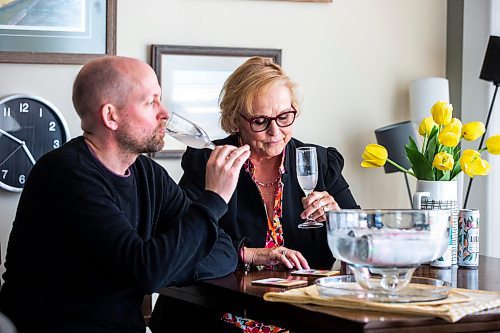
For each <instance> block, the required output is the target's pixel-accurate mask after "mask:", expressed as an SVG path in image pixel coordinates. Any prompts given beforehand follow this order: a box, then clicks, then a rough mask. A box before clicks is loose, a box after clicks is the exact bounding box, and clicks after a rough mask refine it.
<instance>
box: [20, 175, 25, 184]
mask: <svg viewBox="0 0 500 333" xmlns="http://www.w3.org/2000/svg"><path fill="white" fill-rule="evenodd" d="M25 181H26V176H25V175H20V176H19V184H24V182H25Z"/></svg>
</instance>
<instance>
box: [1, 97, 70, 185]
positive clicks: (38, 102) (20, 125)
mask: <svg viewBox="0 0 500 333" xmlns="http://www.w3.org/2000/svg"><path fill="white" fill-rule="evenodd" d="M69 138H70V135H69V130H68V125H67V123H66V120H65V119H64V117H63V116H62V114H61V113H60V112H59V110H58V109H57V108H56V107H55V106H54V105H53V104H52V103H50V102H49V101H47V100H45V99H43V98H40V97H37V96H33V95H21V94H20V95H10V96H7V97H4V98H0V188H3V189H5V190H8V191H14V192H20V191H22V189H23V187H24V183H25V182H26V178H27V177H28V174H29V172H30V171H31V168H32V167H33V165H34V164H35V163H36V161H37V160H38V159H39V158H40V157H41V156H42V155H43V154H45V153H47V152H49V151H51V150H53V149H55V148H58V147H60V146H61V145H63V144H64V143H65V142H67V141H68V140H69Z"/></svg>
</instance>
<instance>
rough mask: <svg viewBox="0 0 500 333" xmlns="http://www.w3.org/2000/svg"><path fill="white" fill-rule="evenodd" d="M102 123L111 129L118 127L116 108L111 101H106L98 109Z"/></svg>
mask: <svg viewBox="0 0 500 333" xmlns="http://www.w3.org/2000/svg"><path fill="white" fill-rule="evenodd" d="M99 111H100V114H101V118H102V121H103V123H104V125H105V126H106V127H107V128H109V129H110V130H112V131H116V129H117V128H118V122H117V120H118V112H117V111H118V110H117V109H116V108H115V106H114V105H113V104H111V103H106V104H104V105H103V106H101V109H100V110H99Z"/></svg>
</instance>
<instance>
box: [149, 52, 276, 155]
mask: <svg viewBox="0 0 500 333" xmlns="http://www.w3.org/2000/svg"><path fill="white" fill-rule="evenodd" d="M252 56H263V57H269V58H272V59H273V60H274V62H276V63H277V64H280V65H281V50H280V49H262V48H237V47H204V46H177V45H152V47H151V64H152V67H153V69H154V70H155V72H156V75H157V76H158V80H159V82H160V85H161V87H162V91H163V103H165V106H166V107H167V109H168V110H169V111H170V112H175V113H178V114H179V115H181V116H183V117H185V118H187V119H189V120H191V121H193V122H194V123H196V124H198V125H200V126H201V127H202V128H203V129H204V130H205V131H206V132H207V134H208V136H209V137H210V139H212V140H214V139H218V138H222V137H225V136H226V135H227V134H226V133H225V132H223V131H222V129H220V127H219V116H220V111H219V106H218V98H219V93H220V90H221V88H222V85H223V83H224V81H225V80H226V79H227V77H228V76H229V75H230V74H231V73H232V72H233V71H234V70H235V69H236V68H237V67H238V66H239V65H241V64H242V63H243V62H244V61H245V60H247V59H248V58H250V57H252ZM185 150H186V146H185V145H183V144H182V143H180V142H178V141H176V140H175V139H173V138H171V137H170V136H168V135H167V136H166V137H165V146H164V148H163V150H161V151H160V152H158V153H155V154H152V157H155V158H179V157H180V156H182V154H183V153H184V151H185Z"/></svg>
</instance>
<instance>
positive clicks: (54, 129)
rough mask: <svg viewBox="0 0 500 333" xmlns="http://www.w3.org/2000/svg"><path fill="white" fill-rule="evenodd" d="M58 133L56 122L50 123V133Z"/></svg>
mask: <svg viewBox="0 0 500 333" xmlns="http://www.w3.org/2000/svg"><path fill="white" fill-rule="evenodd" d="M55 131H56V123H55V121H51V122H49V132H55Z"/></svg>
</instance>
